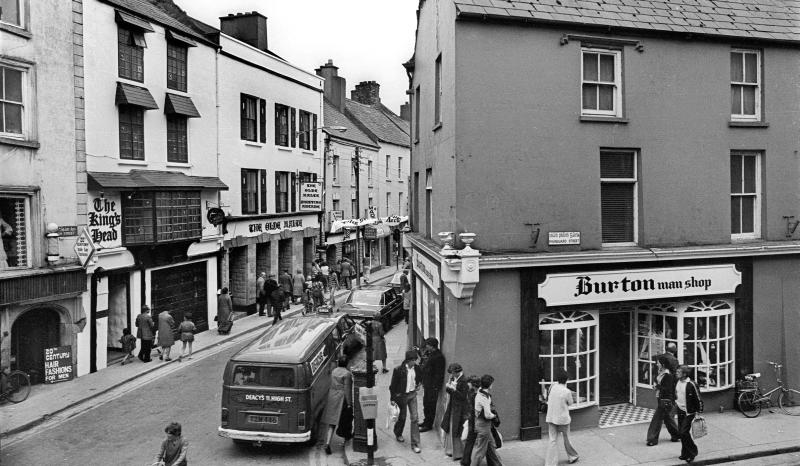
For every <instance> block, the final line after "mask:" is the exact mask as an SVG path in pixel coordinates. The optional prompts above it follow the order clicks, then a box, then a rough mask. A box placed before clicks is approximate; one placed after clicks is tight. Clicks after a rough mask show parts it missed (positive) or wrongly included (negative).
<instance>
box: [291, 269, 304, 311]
mask: <svg viewBox="0 0 800 466" xmlns="http://www.w3.org/2000/svg"><path fill="white" fill-rule="evenodd" d="M305 284H306V277H304V276H303V271H302V270H300V269H297V272H295V274H294V277H293V278H292V297H293V298H294V302H295V304H297V303H299V302H300V300H301V298H302V297H303V287H304V286H305Z"/></svg>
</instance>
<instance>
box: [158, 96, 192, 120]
mask: <svg viewBox="0 0 800 466" xmlns="http://www.w3.org/2000/svg"><path fill="white" fill-rule="evenodd" d="M164 113H166V114H168V115H183V116H185V117H186V118H200V112H198V111H197V107H195V106H194V102H192V99H191V98H189V97H186V96H185V95H177V94H170V93H167V98H166V100H165V101H164Z"/></svg>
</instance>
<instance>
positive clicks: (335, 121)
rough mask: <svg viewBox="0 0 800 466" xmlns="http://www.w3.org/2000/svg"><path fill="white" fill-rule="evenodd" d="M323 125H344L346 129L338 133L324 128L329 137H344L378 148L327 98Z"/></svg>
mask: <svg viewBox="0 0 800 466" xmlns="http://www.w3.org/2000/svg"><path fill="white" fill-rule="evenodd" d="M324 111H325V114H324V118H325V120H324V121H325V126H344V127H345V128H347V131H345V132H343V133H340V132H338V131H328V130H324V131H325V132H326V133H328V134H330V135H331V137H334V138H336V139H344V140H347V141H350V142H355V143H357V144H362V145H365V146H369V147H374V148H375V149H377V148H378V146H377V145H376V143H375V141H373V140H372V139H370V137H369V136H367V135H366V134H365V133H364V132H363V131H361V129H359V127H358V124H356V122H354V121H352V120H351V119H350V118H348V117H347V116H345V115H344V114H343V113H342V112H340V111H339V109H337V108H336V107H335V106H334V105H333V104H332V103H330V102H329V101H328V100H327V99H325V109H324Z"/></svg>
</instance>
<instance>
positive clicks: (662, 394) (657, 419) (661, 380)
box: [647, 355, 680, 447]
mask: <svg viewBox="0 0 800 466" xmlns="http://www.w3.org/2000/svg"><path fill="white" fill-rule="evenodd" d="M656 366H657V367H658V375H657V376H656V383H655V384H654V385H653V387H654V388H655V391H656V401H657V403H658V406H657V407H656V409H655V411H653V418H652V419H651V420H650V427H649V428H648V429H647V446H648V447H652V446H653V445H658V436H659V435H661V424H664V425H665V426H667V431H668V432H669V435H670V439H671V440H672V441H673V442H677V441H678V440H680V432H678V425H677V424H675V420H674V419H673V418H672V407H673V406H674V404H675V378H674V377H673V376H672V374H671V373H670V372H669V365H668V362H667V360H666V357H664V356H663V355H660V356H658V358H656Z"/></svg>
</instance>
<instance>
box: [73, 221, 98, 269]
mask: <svg viewBox="0 0 800 466" xmlns="http://www.w3.org/2000/svg"><path fill="white" fill-rule="evenodd" d="M73 249H74V250H75V254H77V255H78V260H80V261H81V267H83V268H86V265H87V264H88V263H89V261H90V260H91V259H92V256H94V253H95V251H97V246H95V245H94V242H93V241H92V237H91V236H90V235H89V231H88V230H87V229H86V228H83V229H82V230H81V234H80V235H79V236H78V239H77V241H75V247H74V248H73Z"/></svg>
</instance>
